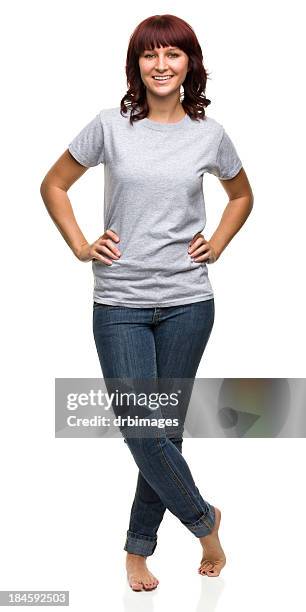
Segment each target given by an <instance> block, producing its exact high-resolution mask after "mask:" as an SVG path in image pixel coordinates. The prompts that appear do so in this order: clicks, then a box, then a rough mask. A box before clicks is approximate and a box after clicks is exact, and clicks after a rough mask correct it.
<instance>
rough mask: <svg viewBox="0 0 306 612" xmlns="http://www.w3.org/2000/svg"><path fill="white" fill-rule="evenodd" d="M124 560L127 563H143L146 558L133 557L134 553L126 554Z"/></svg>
mask: <svg viewBox="0 0 306 612" xmlns="http://www.w3.org/2000/svg"><path fill="white" fill-rule="evenodd" d="M126 560H127V561H142V562H144V561H145V560H146V557H144V556H143V555H135V554H134V553H129V552H127V553H126Z"/></svg>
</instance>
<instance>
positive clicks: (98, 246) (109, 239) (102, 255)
mask: <svg viewBox="0 0 306 612" xmlns="http://www.w3.org/2000/svg"><path fill="white" fill-rule="evenodd" d="M113 241H115V242H120V238H119V236H118V235H117V234H116V233H115V232H113V230H111V229H108V230H106V232H104V234H103V235H102V236H100V237H99V238H98V240H96V241H95V242H93V244H84V245H82V246H81V247H80V249H79V251H78V254H77V258H78V259H79V260H80V261H91V260H92V259H97V260H98V261H101V262H102V263H105V264H106V265H108V266H111V265H112V259H115V260H118V259H120V256H121V253H120V251H119V249H117V247H116V245H115V244H114V243H113ZM106 255H108V257H106ZM109 257H110V258H111V259H109Z"/></svg>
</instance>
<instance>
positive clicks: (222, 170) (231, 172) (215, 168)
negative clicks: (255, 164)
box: [209, 128, 242, 180]
mask: <svg viewBox="0 0 306 612" xmlns="http://www.w3.org/2000/svg"><path fill="white" fill-rule="evenodd" d="M241 168H242V162H241V159H240V157H239V156H238V153H237V151H236V148H235V146H234V144H233V142H232V140H231V139H230V137H229V135H228V134H227V132H226V131H225V129H224V128H223V133H222V137H221V141H220V144H219V146H218V150H217V154H216V158H215V162H214V164H213V165H212V167H211V168H210V169H209V172H210V173H211V174H214V175H215V176H217V177H218V178H219V179H222V180H226V179H231V178H234V176H236V174H238V172H239V170H241Z"/></svg>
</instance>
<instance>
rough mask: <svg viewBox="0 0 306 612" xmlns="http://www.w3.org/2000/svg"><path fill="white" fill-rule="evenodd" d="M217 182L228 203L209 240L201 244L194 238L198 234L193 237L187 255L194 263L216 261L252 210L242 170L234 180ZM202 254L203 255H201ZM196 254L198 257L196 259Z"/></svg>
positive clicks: (251, 201) (250, 197) (247, 183)
mask: <svg viewBox="0 0 306 612" xmlns="http://www.w3.org/2000/svg"><path fill="white" fill-rule="evenodd" d="M219 180H220V183H221V185H222V186H223V188H224V189H225V191H226V193H227V195H228V197H229V202H228V204H227V206H226V208H225V209H224V211H223V214H222V217H221V221H220V223H219V225H218V227H217V229H216V231H215V232H214V233H213V235H212V237H211V238H210V240H208V241H206V240H205V239H204V244H203V238H202V239H201V238H196V236H197V235H198V234H196V236H194V237H193V240H192V247H191V250H190V249H189V254H191V253H192V255H193V256H195V257H196V261H207V262H208V263H213V262H214V261H216V259H218V258H219V257H220V255H221V253H222V251H224V249H225V247H226V246H227V245H228V243H229V242H230V241H231V240H232V238H233V237H234V236H235V234H237V232H238V231H239V230H240V228H241V227H242V225H243V224H244V223H245V221H246V220H247V218H248V216H249V214H250V212H251V210H252V208H253V202H254V196H253V193H252V189H251V186H250V183H249V181H248V178H247V175H246V173H245V171H244V169H243V168H241V170H240V171H239V172H238V174H237V175H236V176H235V177H234V178H232V179H227V180H221V179H219ZM200 236H202V234H200ZM198 247H199V248H198ZM204 252H205V255H203V253H204ZM197 254H198V255H200V257H199V256H198V257H197Z"/></svg>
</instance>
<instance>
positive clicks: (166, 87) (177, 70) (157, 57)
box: [139, 47, 188, 96]
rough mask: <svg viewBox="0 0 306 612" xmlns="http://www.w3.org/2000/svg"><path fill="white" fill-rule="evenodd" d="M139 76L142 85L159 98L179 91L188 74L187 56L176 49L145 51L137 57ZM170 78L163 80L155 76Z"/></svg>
mask: <svg viewBox="0 0 306 612" xmlns="http://www.w3.org/2000/svg"><path fill="white" fill-rule="evenodd" d="M139 69H140V75H141V78H142V80H143V82H144V85H145V86H146V87H147V89H149V90H150V91H151V92H152V93H154V94H155V95H159V96H165V95H169V93H172V92H173V91H175V90H176V89H179V88H180V86H181V85H182V83H183V82H184V81H185V78H186V74H187V72H188V55H186V53H184V51H182V50H181V49H179V48H178V47H160V48H159V49H158V48H155V49H154V51H152V50H151V51H150V50H145V51H144V52H143V53H142V54H141V55H140V57H139ZM163 75H164V76H170V78H167V79H165V80H158V79H155V78H154V77H155V76H163Z"/></svg>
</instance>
